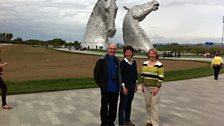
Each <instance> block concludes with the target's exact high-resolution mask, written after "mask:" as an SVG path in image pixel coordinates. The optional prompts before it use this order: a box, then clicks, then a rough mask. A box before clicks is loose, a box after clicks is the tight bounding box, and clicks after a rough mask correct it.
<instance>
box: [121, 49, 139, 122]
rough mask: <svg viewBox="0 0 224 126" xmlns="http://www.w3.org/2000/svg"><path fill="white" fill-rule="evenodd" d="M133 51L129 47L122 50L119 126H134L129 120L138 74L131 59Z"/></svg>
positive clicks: (135, 65)
mask: <svg viewBox="0 0 224 126" xmlns="http://www.w3.org/2000/svg"><path fill="white" fill-rule="evenodd" d="M133 52H134V49H133V48H132V47H131V46H126V47H124V49H123V53H124V57H125V58H124V59H123V60H122V61H121V62H120V70H121V80H122V81H121V82H122V87H121V92H120V104H119V125H120V126H126V125H128V126H134V125H135V124H133V123H132V121H131V120H130V117H131V105H132V100H133V98H134V93H135V92H137V90H138V74H137V63H136V61H135V60H134V59H133V55H134V53H133Z"/></svg>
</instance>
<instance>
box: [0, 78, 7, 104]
mask: <svg viewBox="0 0 224 126" xmlns="http://www.w3.org/2000/svg"><path fill="white" fill-rule="evenodd" d="M0 88H1V90H2V106H3V105H7V103H6V94H7V86H6V84H5V82H4V81H3V80H2V78H1V77H0Z"/></svg>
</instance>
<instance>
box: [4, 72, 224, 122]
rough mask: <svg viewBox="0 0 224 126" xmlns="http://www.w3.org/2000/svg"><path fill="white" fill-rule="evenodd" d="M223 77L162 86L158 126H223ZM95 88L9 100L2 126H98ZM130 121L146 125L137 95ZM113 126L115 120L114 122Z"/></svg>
mask: <svg viewBox="0 0 224 126" xmlns="http://www.w3.org/2000/svg"><path fill="white" fill-rule="evenodd" d="M223 80H224V74H222V75H220V79H219V80H217V81H216V80H213V76H210V77H204V78H197V79H189V80H182V81H173V82H165V83H163V87H162V92H161V101H160V126H223V124H224V119H223V117H224V107H223V106H224V99H223V97H222V96H223V95H224V83H223ZM100 98H101V96H100V90H99V89H98V88H93V89H82V90H69V91H58V92H48V93H34V94H24V95H10V96H8V98H7V99H8V103H9V104H10V105H13V107H14V108H13V109H12V110H3V109H0V124H1V126H99V125H100V113H99V112H100ZM131 119H132V121H133V122H134V123H135V124H136V126H143V125H145V122H146V119H147V113H146V110H145V101H144V96H143V94H142V92H141V86H139V91H138V92H137V93H136V94H135V97H134V100H133V104H132V116H131ZM115 123H116V125H117V124H118V120H116V122H115Z"/></svg>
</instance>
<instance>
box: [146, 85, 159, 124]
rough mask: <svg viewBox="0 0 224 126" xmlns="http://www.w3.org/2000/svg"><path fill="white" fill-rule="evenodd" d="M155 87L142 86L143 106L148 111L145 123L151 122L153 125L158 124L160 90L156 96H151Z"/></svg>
mask: <svg viewBox="0 0 224 126" xmlns="http://www.w3.org/2000/svg"><path fill="white" fill-rule="evenodd" d="M154 88H155V87H151V86H144V96H145V106H146V111H147V113H148V119H147V123H151V124H153V126H159V101H160V90H161V89H159V91H158V93H157V95H156V96H153V89H154Z"/></svg>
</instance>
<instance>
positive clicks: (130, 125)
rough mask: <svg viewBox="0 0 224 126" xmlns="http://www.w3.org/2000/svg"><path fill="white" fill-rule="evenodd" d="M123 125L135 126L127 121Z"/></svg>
mask: <svg viewBox="0 0 224 126" xmlns="http://www.w3.org/2000/svg"><path fill="white" fill-rule="evenodd" d="M125 124H126V125H127V126H135V124H134V123H133V122H132V121H127V122H125Z"/></svg>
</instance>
